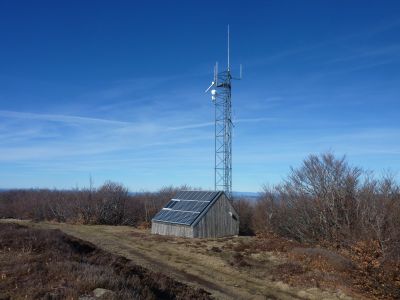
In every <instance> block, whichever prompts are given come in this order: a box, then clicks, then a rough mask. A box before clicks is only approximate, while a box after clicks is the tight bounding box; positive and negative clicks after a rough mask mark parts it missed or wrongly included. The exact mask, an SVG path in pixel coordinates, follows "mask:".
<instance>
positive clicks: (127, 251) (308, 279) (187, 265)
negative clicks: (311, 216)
mask: <svg viewBox="0 0 400 300" xmlns="http://www.w3.org/2000/svg"><path fill="white" fill-rule="evenodd" d="M2 222H17V221H16V220H8V221H7V220H3V221H2ZM18 223H20V224H24V225H27V226H29V227H31V228H37V229H60V230H61V231H63V232H64V233H66V234H68V235H70V236H73V237H76V238H79V239H82V240H85V241H88V242H91V243H93V244H94V245H96V246H98V247H99V248H101V249H103V250H105V251H107V252H110V253H113V254H116V255H120V256H123V257H125V258H127V259H129V260H131V261H133V262H134V263H135V264H138V265H140V266H142V267H144V268H146V269H148V270H151V271H155V272H160V273H162V274H164V275H167V276H168V277H171V278H173V279H174V280H177V281H179V282H182V283H185V284H188V285H189V286H192V287H194V288H201V289H204V290H206V291H208V292H210V293H211V296H213V297H215V298H217V299H233V298H234V299H352V298H362V297H361V296H360V294H358V293H356V292H354V291H351V290H350V289H348V287H347V286H346V284H342V283H341V282H339V281H338V277H337V276H334V275H333V273H332V274H323V276H321V274H318V272H315V271H312V272H310V270H308V269H307V266H306V265H302V264H300V263H293V261H292V260H290V258H291V257H293V256H296V255H300V256H301V255H303V253H302V250H301V249H302V248H299V249H297V248H295V246H296V243H295V242H290V241H287V242H282V243H279V244H276V243H275V244H276V245H274V243H270V244H269V245H266V244H265V241H264V240H259V242H258V240H257V238H255V237H232V238H221V239H185V238H174V237H164V236H158V235H151V234H150V232H149V230H141V229H135V228H132V227H128V226H100V225H73V224H65V223H49V222H40V223H34V222H29V221H18ZM261 245H263V246H261ZM293 249H294V250H295V251H291V252H290V253H291V254H290V255H288V250H293ZM297 252H298V253H297ZM332 261H334V263H333V264H332V265H333V267H334V268H336V269H341V268H344V270H343V271H344V272H345V271H346V270H345V268H346V263H347V262H346V261H341V260H340V259H337V258H335V257H334V259H333V260H332ZM306 263H311V262H310V261H308V262H306ZM336 273H337V272H336ZM296 274H297V275H298V274H301V276H296ZM314 275H315V276H314ZM299 278H301V279H302V280H299ZM315 278H317V281H318V282H316V279H315ZM321 278H325V279H326V280H322V279H321Z"/></svg>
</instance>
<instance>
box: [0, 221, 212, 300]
mask: <svg viewBox="0 0 400 300" xmlns="http://www.w3.org/2000/svg"><path fill="white" fill-rule="evenodd" d="M0 276H1V277H0V299H78V298H79V296H81V295H84V294H90V293H91V291H92V290H93V289H95V288H99V287H100V288H106V289H110V290H113V291H115V293H116V296H115V299H160V298H162V299H209V298H210V297H209V294H208V293H207V292H205V291H203V290H196V289H193V288H191V287H188V286H186V285H184V284H182V283H179V282H177V281H175V280H173V279H171V278H169V277H167V276H165V275H163V274H161V273H157V272H152V271H149V270H147V269H145V268H143V267H141V266H138V265H136V264H134V263H133V262H132V261H129V260H128V259H126V258H123V257H119V256H116V255H112V254H110V253H107V252H105V251H103V250H99V249H97V248H96V247H95V246H94V245H93V244H91V243H88V242H85V241H82V240H79V239H77V238H74V237H70V236H67V235H65V234H64V233H62V232H61V231H59V230H48V229H35V228H27V227H23V226H20V225H16V224H1V223H0Z"/></svg>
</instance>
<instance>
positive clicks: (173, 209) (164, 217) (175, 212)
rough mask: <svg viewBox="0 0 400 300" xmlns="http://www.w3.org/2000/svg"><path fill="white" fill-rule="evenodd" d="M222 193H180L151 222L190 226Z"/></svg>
mask: <svg viewBox="0 0 400 300" xmlns="http://www.w3.org/2000/svg"><path fill="white" fill-rule="evenodd" d="M221 193H222V192H214V191H213V192H210V191H180V192H178V193H177V194H176V196H175V197H174V198H172V199H171V201H169V202H168V203H167V205H165V207H164V208H163V209H162V210H160V211H159V212H158V213H157V214H156V215H155V217H154V218H153V221H158V222H166V223H174V224H182V225H192V224H193V222H194V221H195V220H196V219H197V218H198V217H199V216H200V215H201V214H202V213H203V212H205V211H206V210H207V209H208V208H209V207H211V205H210V204H211V203H212V202H213V200H214V199H216V198H218V197H219V195H220V194H221Z"/></svg>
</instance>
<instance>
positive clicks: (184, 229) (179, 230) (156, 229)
mask: <svg viewBox="0 0 400 300" xmlns="http://www.w3.org/2000/svg"><path fill="white" fill-rule="evenodd" d="M151 233H152V234H161V235H174V236H182V237H193V228H192V227H190V226H185V225H178V224H167V223H161V222H155V221H152V222H151Z"/></svg>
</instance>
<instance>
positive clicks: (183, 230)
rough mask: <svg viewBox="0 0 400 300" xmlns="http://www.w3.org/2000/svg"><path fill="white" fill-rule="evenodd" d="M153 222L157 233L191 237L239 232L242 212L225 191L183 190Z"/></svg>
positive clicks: (153, 229)
mask: <svg viewBox="0 0 400 300" xmlns="http://www.w3.org/2000/svg"><path fill="white" fill-rule="evenodd" d="M151 223H152V224H151V233H153V234H161V235H174V236H182V237H191V238H216V237H223V236H232V235H238V234H239V216H238V214H237V212H236V211H235V209H234V208H233V206H232V204H231V202H230V200H229V199H228V197H227V196H226V195H225V193H224V192H214V191H180V192H178V193H177V195H176V196H175V197H174V198H172V199H171V200H170V201H169V202H168V203H167V205H165V207H164V208H163V209H161V210H160V211H159V212H158V213H157V214H156V215H155V217H154V218H153V219H152V221H151Z"/></svg>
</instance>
